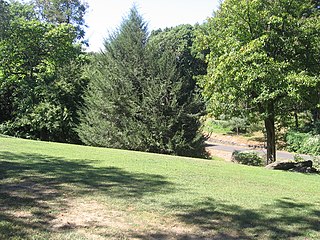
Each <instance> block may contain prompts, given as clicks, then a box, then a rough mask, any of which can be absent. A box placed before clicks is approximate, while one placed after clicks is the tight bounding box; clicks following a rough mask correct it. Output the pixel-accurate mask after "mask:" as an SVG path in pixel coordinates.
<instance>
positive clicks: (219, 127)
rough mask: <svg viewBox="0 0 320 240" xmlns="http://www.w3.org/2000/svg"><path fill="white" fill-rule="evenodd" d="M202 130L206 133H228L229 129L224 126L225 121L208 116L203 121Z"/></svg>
mask: <svg viewBox="0 0 320 240" xmlns="http://www.w3.org/2000/svg"><path fill="white" fill-rule="evenodd" d="M203 130H204V131H205V132H208V133H222V134H228V133H229V132H230V131H231V129H230V128H229V127H227V126H225V121H223V120H215V119H212V118H208V119H206V120H205V121H204V127H203Z"/></svg>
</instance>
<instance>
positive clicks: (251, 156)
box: [232, 151, 264, 166]
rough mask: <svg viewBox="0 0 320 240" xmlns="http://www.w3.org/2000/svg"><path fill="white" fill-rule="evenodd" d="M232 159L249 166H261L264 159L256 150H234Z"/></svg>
mask: <svg viewBox="0 0 320 240" xmlns="http://www.w3.org/2000/svg"><path fill="white" fill-rule="evenodd" d="M232 160H233V161H234V162H238V163H241V164H245V165H250V166H263V165H264V160H263V158H262V157H261V156H259V154H258V153H257V152H254V151H243V152H241V151H234V152H233V153H232Z"/></svg>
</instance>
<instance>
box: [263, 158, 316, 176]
mask: <svg viewBox="0 0 320 240" xmlns="http://www.w3.org/2000/svg"><path fill="white" fill-rule="evenodd" d="M266 168H267V169H274V170H285V171H292V172H301V173H318V171H317V169H315V168H313V167H312V161H311V160H308V161H303V162H280V161H276V162H274V163H271V164H269V165H267V166H266Z"/></svg>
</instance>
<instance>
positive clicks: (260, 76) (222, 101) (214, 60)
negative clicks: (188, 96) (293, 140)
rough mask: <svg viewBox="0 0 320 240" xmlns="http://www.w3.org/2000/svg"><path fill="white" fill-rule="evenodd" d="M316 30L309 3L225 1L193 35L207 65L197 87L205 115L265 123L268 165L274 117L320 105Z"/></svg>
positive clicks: (316, 16) (319, 22) (319, 55)
mask: <svg viewBox="0 0 320 240" xmlns="http://www.w3.org/2000/svg"><path fill="white" fill-rule="evenodd" d="M319 26H320V17H319V11H318V10H317V8H316V6H315V5H314V4H313V3H312V2H311V1H309V0H303V1H298V0H294V1H291V0H281V1H262V0H258V1H247V0H240V1H239V0H226V1H224V2H223V3H222V4H221V7H220V9H219V10H218V11H217V12H216V13H215V15H214V17H212V18H210V19H209V20H208V22H207V23H206V24H204V25H203V26H202V28H200V29H199V30H198V33H197V37H196V44H195V48H196V49H197V51H198V56H199V57H202V58H203V59H205V60H206V61H207V63H208V69H207V74H206V75H204V76H202V77H200V78H199V83H200V85H201V86H202V87H203V88H204V95H205V96H206V98H207V100H208V102H209V110H210V111H211V112H212V113H213V114H214V115H215V116H216V117H218V116H219V115H221V114H226V115H228V117H232V116H247V117H250V118H254V119H255V120H259V119H260V120H264V121H265V127H266V133H267V150H268V157H267V158H268V160H270V161H274V159H275V119H276V116H280V119H281V116H286V115H287V114H288V112H289V111H292V109H296V105H297V104H299V105H301V108H302V106H303V107H304V108H309V109H310V108H311V107H312V106H313V107H314V106H317V105H318V104H319V98H318V97H317V96H316V95H317V94H318V90H317V89H319V84H320V79H319V73H320V71H319V67H316V66H318V63H319V61H320V48H319V44H318V42H319V41H320V32H319ZM311 95H312V96H314V97H311V98H310V96H311ZM308 99H312V101H311V102H310V101H309V100H308Z"/></svg>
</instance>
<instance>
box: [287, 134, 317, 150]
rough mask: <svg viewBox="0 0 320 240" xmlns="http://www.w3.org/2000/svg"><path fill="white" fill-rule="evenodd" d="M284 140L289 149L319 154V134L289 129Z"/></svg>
mask: <svg viewBox="0 0 320 240" xmlns="http://www.w3.org/2000/svg"><path fill="white" fill-rule="evenodd" d="M285 140H286V144H287V150H289V151H293V152H297V153H303V154H311V155H319V154H320V135H312V134H310V133H299V132H294V131H290V132H288V133H287V134H286V136H285Z"/></svg>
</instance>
